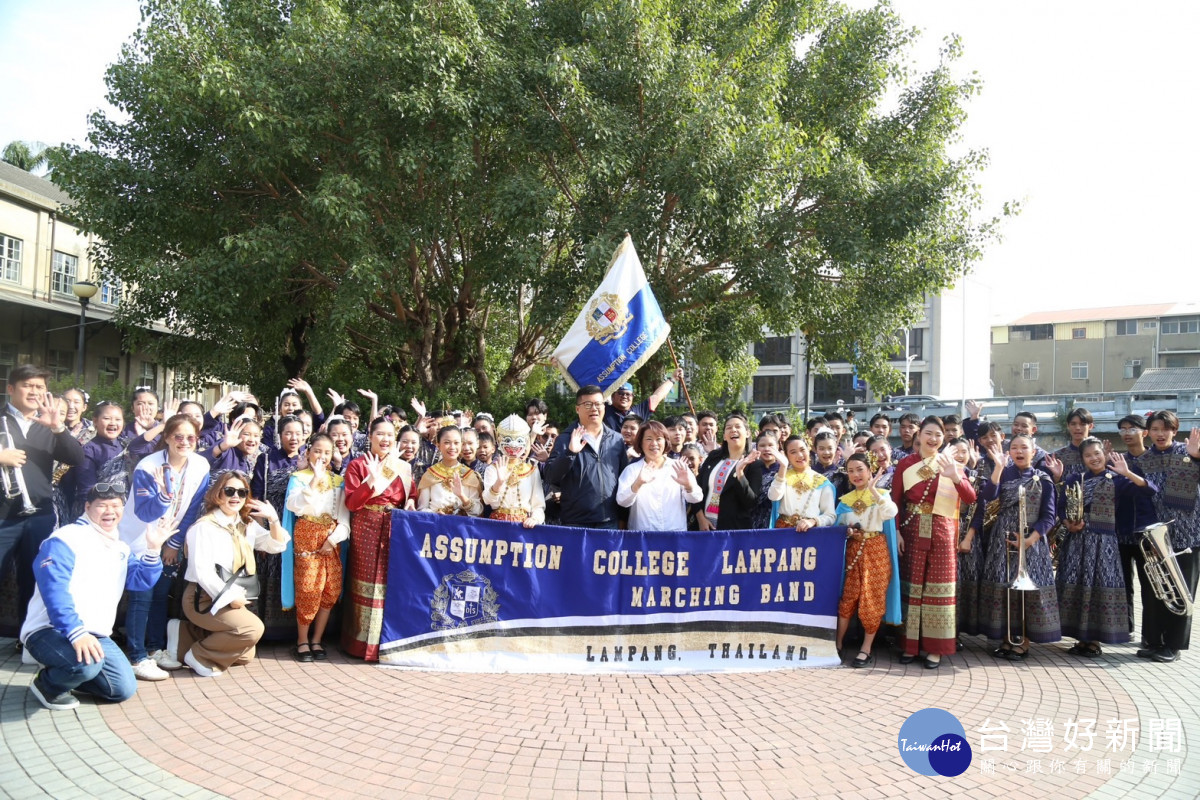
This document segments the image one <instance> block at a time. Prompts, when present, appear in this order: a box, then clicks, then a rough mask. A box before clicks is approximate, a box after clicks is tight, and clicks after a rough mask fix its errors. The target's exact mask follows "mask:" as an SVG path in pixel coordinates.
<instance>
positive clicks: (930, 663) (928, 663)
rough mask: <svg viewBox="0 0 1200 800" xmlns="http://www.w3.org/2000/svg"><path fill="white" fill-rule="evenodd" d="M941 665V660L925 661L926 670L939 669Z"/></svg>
mask: <svg viewBox="0 0 1200 800" xmlns="http://www.w3.org/2000/svg"><path fill="white" fill-rule="evenodd" d="M941 665H942V660H941V659H940V658H939V659H938V660H937V661H931V660H929V659H928V658H927V659H925V669H937V668H938V667H940V666H941Z"/></svg>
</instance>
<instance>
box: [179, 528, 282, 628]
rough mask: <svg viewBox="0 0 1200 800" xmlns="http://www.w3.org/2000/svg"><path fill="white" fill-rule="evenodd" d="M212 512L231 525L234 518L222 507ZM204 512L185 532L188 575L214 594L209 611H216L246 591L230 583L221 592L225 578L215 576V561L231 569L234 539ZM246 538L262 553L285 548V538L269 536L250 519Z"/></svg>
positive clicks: (242, 598)
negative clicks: (226, 589)
mask: <svg viewBox="0 0 1200 800" xmlns="http://www.w3.org/2000/svg"><path fill="white" fill-rule="evenodd" d="M212 516H213V517H214V518H215V519H216V520H217V521H218V522H220V523H221V525H229V526H232V525H234V524H235V523H236V522H237V520H236V519H234V518H233V517H230V516H227V515H226V514H224V513H223V512H221V511H213V512H212ZM207 517H208V515H207V514H206V515H204V516H203V517H201V518H200V519H198V520H197V521H196V523H195V524H194V525H192V527H190V528H188V532H187V554H188V562H187V575H186V577H187V579H188V580H189V581H192V582H194V583H198V584H200V588H201V589H203V590H204V591H205V593H206V594H207V595H208V596H209V597H211V598H213V604H212V608H211V609H210V610H209V613H210V614H216V613H217V612H218V611H220V610H221V609H222V608H224V607H225V606H227V605H229V604H230V603H232V602H233V601H235V600H245V599H246V593H245V591H244V590H243V589H242V587H240V586H238V585H237V584H233V585H232V586H230V587H229V591H227V592H225V593H224V594H221V590H222V589H223V588H225V581H224V580H222V579H221V578H219V577H217V565H218V564H220V565H221V567H222V568H223V569H226V570H229V571H230V572H232V571H233V539H232V534H230V532H229V531H227V530H225V529H224V528H222V527H220V526H218V525H214V524H212V523H211V522H209V521H208V519H207ZM246 538H247V539H248V540H249V542H250V546H251V547H252V548H254V549H255V550H261V551H263V552H264V553H282V552H283V551H284V550H286V549H287V540H284V541H282V542H277V541H275V540H274V539H273V538H272V537H271V532H270V531H269V530H267V529H266V528H264V527H263V526H262V525H259V524H258V523H257V522H255V521H253V520H251V521H250V524H249V525H247V526H246Z"/></svg>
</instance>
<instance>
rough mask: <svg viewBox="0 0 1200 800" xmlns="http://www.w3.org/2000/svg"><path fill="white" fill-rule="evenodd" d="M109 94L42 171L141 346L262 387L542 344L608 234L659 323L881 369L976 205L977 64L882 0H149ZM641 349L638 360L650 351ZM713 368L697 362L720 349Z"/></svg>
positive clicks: (425, 380)
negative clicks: (93, 245) (767, 335)
mask: <svg viewBox="0 0 1200 800" xmlns="http://www.w3.org/2000/svg"><path fill="white" fill-rule="evenodd" d="M144 20H145V21H144V23H143V25H142V27H141V28H140V30H139V31H138V33H137V34H136V36H135V37H134V39H133V40H132V42H131V43H130V44H129V45H128V46H127V47H126V48H125V50H124V52H123V54H122V57H121V59H120V60H119V62H118V63H117V64H115V65H114V66H113V67H112V68H111V69H110V71H109V73H108V85H109V89H110V101H111V102H112V104H113V105H114V106H115V107H116V108H117V109H119V110H120V112H121V115H119V116H117V117H111V118H110V117H108V116H105V115H104V114H102V113H99V114H97V115H95V116H93V117H92V119H91V124H90V134H89V139H90V147H88V148H87V149H79V148H76V149H73V150H72V151H70V152H69V153H68V155H67V157H66V158H65V160H64V163H63V165H62V166H61V167H60V168H59V169H58V170H57V171H56V173H55V180H57V181H58V182H59V183H60V184H61V185H62V186H63V188H65V189H66V190H67V191H69V192H70V193H71V194H72V196H73V197H74V198H76V205H75V207H74V209H73V212H72V213H73V214H74V215H75V216H76V217H77V218H78V219H79V220H80V223H81V224H82V225H83V226H84V227H85V228H86V229H88V230H89V231H92V232H94V233H96V234H98V235H99V237H100V238H101V240H102V242H103V244H102V245H100V246H99V252H98V254H97V255H98V257H99V259H100V263H101V264H102V266H103V269H104V270H106V271H107V272H108V273H110V274H111V275H112V276H114V277H117V278H119V279H120V280H121V281H122V282H123V284H124V286H125V287H126V291H125V294H124V297H123V299H122V305H121V308H120V310H119V312H118V319H119V320H120V321H121V322H122V323H123V324H125V325H128V326H130V329H131V330H132V331H134V332H135V333H134V335H135V336H136V335H137V334H136V331H137V330H139V328H142V327H145V326H147V325H148V324H149V323H151V322H153V321H156V320H166V322H167V323H168V324H169V325H170V326H171V327H172V328H173V329H174V330H175V331H176V332H177V333H178V334H180V335H178V336H173V337H165V338H158V339H148V338H143V339H142V340H141V341H140V342H138V341H135V345H141V346H144V347H147V348H149V349H150V350H151V351H152V352H153V353H154V354H155V356H156V357H157V358H158V359H159V360H161V361H163V362H166V363H171V364H174V365H177V366H180V367H184V368H191V369H193V370H195V371H196V372H197V373H200V374H218V375H221V376H223V377H225V378H227V379H232V380H237V381H244V382H248V383H251V384H253V385H256V386H259V387H263V388H266V387H268V386H269V387H272V388H273V387H275V386H277V385H278V384H279V383H280V382H281V381H282V379H283V378H284V377H286V376H287V375H293V374H304V373H306V372H307V373H308V374H309V375H310V377H317V378H320V377H322V376H323V375H328V374H329V372H330V371H331V370H333V369H335V368H336V367H337V365H338V364H339V363H341V362H343V361H345V360H348V359H353V360H354V361H355V362H357V363H360V364H362V365H363V366H364V367H365V368H366V369H368V370H373V371H375V372H376V373H379V372H386V373H390V374H391V376H392V379H393V381H394V382H395V383H397V384H405V385H410V386H414V387H418V386H419V387H421V388H423V389H424V390H426V391H432V390H434V389H437V388H440V387H444V386H445V385H446V384H448V383H455V384H456V385H458V386H460V387H465V386H468V385H469V386H472V387H473V391H472V392H467V394H471V395H474V397H473V399H474V400H477V401H479V402H487V401H488V399H489V398H490V397H491V396H492V395H493V392H494V391H495V390H496V389H497V388H499V389H511V388H512V387H515V386H519V385H520V384H521V383H522V382H523V381H524V380H525V379H526V377H527V376H528V375H529V373H530V370H531V369H533V368H534V366H535V365H537V364H539V363H544V362H545V359H546V358H547V356H548V354H549V351H550V350H551V349H552V348H553V346H554V344H555V343H556V341H557V339H558V337H559V336H560V335H561V333H562V331H563V330H564V329H565V327H566V326H567V325H569V324H570V321H571V319H572V318H573V317H574V315H575V313H576V312H577V310H578V308H579V307H580V304H581V303H582V301H583V299H584V298H585V297H586V296H587V294H588V293H589V292H590V291H591V290H592V289H593V288H594V286H595V285H596V284H597V283H598V281H599V278H600V276H601V274H602V273H603V270H604V268H605V267H606V266H607V263H608V259H609V257H610V255H611V253H612V251H613V250H614V248H615V247H616V245H617V244H618V243H619V241H620V239H621V237H623V236H624V234H625V233H626V232H627V231H628V232H629V233H631V234H632V235H633V238H634V242H635V244H636V246H637V248H638V251H639V253H640V254H641V255H642V259H643V261H644V262H645V265H646V271H647V274H648V276H649V278H650V281H651V283H652V284H653V287H654V289H655V291H656V294H657V295H658V298H659V301H660V303H661V305H662V306H663V309H664V311H665V313H666V314H667V316H668V318H669V320H670V321H671V323H672V324H673V326H674V331H675V334H674V338H675V341H676V343H677V344H678V345H679V346H680V347H681V348H683V349H684V350H686V351H687V352H692V353H696V354H702V355H703V358H704V360H705V363H706V364H710V365H718V362H721V363H722V364H726V365H730V368H731V369H733V370H734V372H737V371H738V370H737V367H738V365H741V367H742V371H744V366H745V364H744V362H745V357H744V353H745V345H746V343H747V342H749V341H752V340H754V339H756V338H759V337H761V335H762V332H763V330H764V328H767V329H772V330H775V331H780V332H783V331H792V330H797V329H802V330H804V331H805V332H806V333H807V334H808V335H809V337H810V341H811V343H812V347H811V351H810V352H811V356H812V357H813V358H814V360H815V361H817V362H818V363H820V361H821V360H822V359H833V358H853V359H854V360H855V361H856V362H857V363H858V365H859V372H860V374H862V375H864V376H866V377H867V378H869V379H871V380H873V382H875V383H876V384H877V385H884V384H886V383H888V382H890V381H894V378H895V375H894V373H893V372H890V371H889V369H888V368H887V366H886V357H887V355H888V354H889V352H891V351H892V350H893V349H894V342H895V331H896V330H897V329H898V328H900V327H902V326H904V325H905V324H906V323H909V322H910V321H912V320H913V319H914V317H915V316H916V314H918V313H919V307H920V303H921V300H922V296H923V295H924V294H925V293H936V292H938V291H939V290H941V289H942V288H944V287H946V286H949V285H952V284H953V283H954V282H955V281H956V280H957V279H958V278H959V277H960V276H961V275H962V274H963V273H964V272H965V271H966V270H967V269H968V267H969V265H970V263H971V261H972V260H973V259H974V258H976V257H977V255H978V253H979V248H980V247H981V245H982V243H983V242H984V241H985V240H986V239H987V237H988V235H989V231H988V229H987V226H981V225H979V224H977V223H975V222H973V220H972V212H973V211H974V210H975V205H976V198H975V195H974V193H973V183H972V181H973V178H974V174H975V172H976V171H977V169H978V168H979V166H980V160H981V159H980V158H979V157H978V156H977V155H975V154H974V153H967V154H966V155H963V156H960V157H957V158H955V157H952V156H951V154H950V151H949V147H950V145H951V144H952V143H953V142H954V140H955V138H956V135H957V131H958V128H959V126H960V124H961V122H962V120H963V117H964V111H963V104H964V102H965V100H966V99H967V98H968V97H969V96H970V95H971V94H972V93H973V92H974V91H975V89H976V84H975V82H974V81H973V80H966V81H961V80H956V79H955V78H954V77H952V75H951V72H950V69H949V61H950V60H951V59H952V57H953V56H954V55H955V53H954V45H953V44H951V45H949V46H948V47H947V49H946V51H945V53H944V54H943V55H944V59H943V62H942V63H941V64H939V65H938V66H937V67H936V68H934V69H933V70H932V71H929V72H926V73H924V74H910V72H911V66H910V64H909V61H908V58H909V56H908V48H909V45H910V44H911V42H912V39H913V36H914V35H915V34H914V32H913V31H911V30H909V29H908V28H907V27H906V26H905V25H904V24H903V22H902V21H901V20H900V19H898V18H897V16H896V15H895V14H894V13H893V11H892V10H891V9H890V8H889V7H888V6H887V5H886V4H884V5H880V6H879V7H877V8H874V9H871V10H866V11H859V12H851V11H848V10H846V9H844V8H842V7H840V6H839V5H837V4H835V3H828V2H823V1H822V0H644V1H641V2H634V0H538V1H536V2H528V0H437V1H436V2H411V1H410V2H398V1H397V0H297V1H296V2H280V0H219V2H213V0H150V2H148V3H147V4H146V6H145V9H144ZM661 367H662V364H661V362H660V363H657V364H652V365H651V366H650V367H648V369H651V370H655V371H657V370H658V369H661ZM728 373H729V370H728V369H726V370H724V372H723V374H728Z"/></svg>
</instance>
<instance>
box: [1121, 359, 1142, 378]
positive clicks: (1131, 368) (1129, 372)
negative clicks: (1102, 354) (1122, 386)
mask: <svg viewBox="0 0 1200 800" xmlns="http://www.w3.org/2000/svg"><path fill="white" fill-rule="evenodd" d="M1140 377H1142V360H1141V359H1140V358H1135V359H1133V360H1132V361H1126V362H1125V380H1127V381H1131V380H1133V379H1134V378H1140Z"/></svg>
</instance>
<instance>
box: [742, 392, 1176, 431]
mask: <svg viewBox="0 0 1200 800" xmlns="http://www.w3.org/2000/svg"><path fill="white" fill-rule="evenodd" d="M970 399H974V400H975V402H977V403H979V404H980V405H981V406H982V407H983V409H982V411H980V418H981V419H982V418H987V419H988V420H990V421H992V422H999V423H1001V424H1002V425H1004V426H1005V427H1007V426H1008V423H1011V422H1012V420H1013V418H1014V417H1015V416H1016V415H1017V414H1018V413H1020V412H1022V411H1026V412H1031V413H1033V414H1035V415H1036V416H1037V419H1038V429H1039V431H1042V432H1045V433H1055V432H1059V431H1060V430H1061V421H1062V420H1065V419H1066V416H1067V413H1068V412H1069V411H1070V410H1071V409H1072V408H1086V409H1087V410H1088V411H1090V412H1091V414H1092V417H1093V419H1094V420H1095V422H1096V426H1095V430H1096V431H1097V432H1105V433H1115V432H1116V430H1117V422H1118V421H1119V420H1120V419H1121V418H1122V417H1124V416H1127V415H1129V414H1140V415H1143V416H1144V415H1146V414H1149V413H1151V412H1154V411H1173V412H1175V413H1176V414H1177V415H1178V416H1179V422H1180V429H1181V430H1187V429H1189V428H1191V427H1193V426H1200V391H1187V392H1177V393H1166V394H1134V393H1133V392H1104V393H1092V394H1086V395H1083V394H1069V395H1068V394H1060V395H1029V396H1024V397H988V398H970ZM769 410H771V409H769V408H768V407H766V406H763V407H762V408H761V411H762V412H763V413H766V412H767V411H769ZM826 411H841V412H842V413H845V412H846V411H853V412H854V416H855V418H856V419H857V420H858V422H859V425H860V426H863V427H865V426H866V425H867V424H868V422H869V421H870V419H871V417H873V416H874V415H875V414H878V413H880V412H882V413H884V414H887V415H888V416H889V417H891V418H892V419H893V420H894V419H896V418H897V417H899V416H900V415H901V414H906V413H909V412H912V413H914V414H916V415H917V416H920V417H925V416H927V415H930V414H933V415H936V416H939V417H944V416H946V415H947V414H959V415H960V416H963V417H966V416H967V412H966V398H964V399H944V400H939V401H937V402H925V403H888V402H886V401H883V402H876V403H865V404H843V405H841V406H837V405H824V406H814V407H813V408H812V409H811V410H810V414H812V415H814V416H815V415H817V414H821V413H824V412H826Z"/></svg>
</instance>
